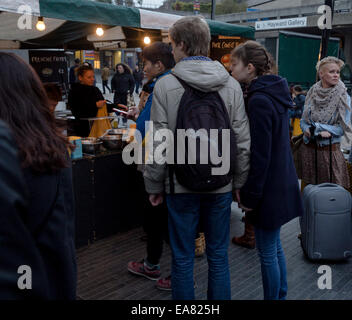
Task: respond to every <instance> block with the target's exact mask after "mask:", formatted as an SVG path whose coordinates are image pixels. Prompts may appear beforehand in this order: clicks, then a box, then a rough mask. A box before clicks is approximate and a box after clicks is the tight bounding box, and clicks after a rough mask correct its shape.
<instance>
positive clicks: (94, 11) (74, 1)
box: [39, 0, 140, 28]
mask: <svg viewBox="0 0 352 320" xmlns="http://www.w3.org/2000/svg"><path fill="white" fill-rule="evenodd" d="M39 4H40V13H41V15H42V16H43V17H47V18H55V19H62V20H70V21H77V22H87V23H93V24H97V23H98V24H105V25H115V26H130V27H136V28H138V27H140V14H139V10H138V9H136V8H127V7H122V6H115V5H111V4H107V3H101V2H95V1H88V0H55V1H53V0H40V1H39Z"/></svg>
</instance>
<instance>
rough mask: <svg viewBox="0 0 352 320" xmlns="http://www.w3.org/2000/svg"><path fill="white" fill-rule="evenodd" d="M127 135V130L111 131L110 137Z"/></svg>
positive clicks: (109, 132)
mask: <svg viewBox="0 0 352 320" xmlns="http://www.w3.org/2000/svg"><path fill="white" fill-rule="evenodd" d="M125 133H127V129H110V130H109V131H108V135H124V134H125Z"/></svg>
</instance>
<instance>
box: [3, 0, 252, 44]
mask: <svg viewBox="0 0 352 320" xmlns="http://www.w3.org/2000/svg"><path fill="white" fill-rule="evenodd" d="M24 14H28V15H30V17H31V19H32V20H33V21H32V22H31V28H29V29H28V28H27V29H25V30H23V29H20V28H19V27H18V21H19V20H20V19H21V16H22V17H23V15H24ZM39 16H42V17H44V22H45V24H46V26H47V28H46V30H44V31H41V32H40V31H38V30H36V28H35V24H36V21H37V17H39ZM180 18H182V16H179V15H173V14H165V13H160V12H156V11H149V10H143V9H138V8H128V7H123V6H117V5H112V4H107V3H101V2H95V1H88V0H55V1H53V0H1V1H0V48H1V42H2V43H3V44H6V45H8V44H9V43H10V42H11V41H12V42H13V45H14V46H15V45H16V44H17V45H18V46H20V45H21V48H28V47H31V46H32V47H36V46H37V47H38V46H44V47H45V46H47V47H55V46H57V47H62V46H63V45H65V44H67V43H68V42H71V44H72V42H73V41H76V45H77V44H78V43H79V44H80V45H81V44H82V45H85V46H87V45H88V43H89V41H87V39H86V38H87V36H89V35H91V34H92V33H94V29H95V28H96V26H97V25H100V24H101V25H103V26H104V29H106V30H108V29H109V28H117V27H121V28H123V32H124V33H126V31H127V29H129V30H130V31H131V30H138V32H139V33H138V36H139V35H140V34H141V33H143V31H148V32H150V33H151V34H152V36H153V32H154V34H155V33H156V32H158V33H159V34H161V31H163V32H164V33H165V32H166V31H167V30H168V29H169V28H170V27H171V26H172V24H173V23H174V22H175V21H177V20H178V19H180ZM206 21H207V23H208V25H209V27H210V31H211V34H212V35H213V36H217V35H223V36H238V37H242V38H246V39H254V32H255V30H254V28H252V27H246V26H238V25H234V24H230V23H224V22H220V21H214V20H206ZM121 28H120V29H119V30H118V33H119V34H121ZM153 30H154V31H153ZM111 33H112V32H110V34H111ZM127 33H129V34H133V37H136V36H137V33H135V34H134V33H133V32H128V31H127ZM83 38H85V39H83ZM122 38H123V39H116V40H128V39H126V38H127V37H122ZM78 40H79V41H78ZM132 40H133V41H134V42H133V41H132V43H136V41H135V40H136V39H135V38H134V39H132ZM103 41H104V40H103ZM90 45H92V44H90Z"/></svg>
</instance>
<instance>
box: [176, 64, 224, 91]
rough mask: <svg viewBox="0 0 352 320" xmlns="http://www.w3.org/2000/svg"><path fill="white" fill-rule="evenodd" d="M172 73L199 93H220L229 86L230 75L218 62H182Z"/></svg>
mask: <svg viewBox="0 0 352 320" xmlns="http://www.w3.org/2000/svg"><path fill="white" fill-rule="evenodd" d="M172 73H173V74H175V75H176V76H177V77H179V78H180V79H182V80H184V81H185V82H186V83H187V84H188V85H189V86H191V87H192V88H195V89H197V90H199V91H203V92H210V91H218V90H220V89H221V88H222V87H223V86H225V85H226V84H227V81H228V79H229V78H230V74H229V73H228V72H227V71H226V69H225V68H224V67H223V65H222V64H221V63H220V62H218V61H205V60H182V61H180V62H179V63H177V64H176V66H175V67H174V68H173V69H172Z"/></svg>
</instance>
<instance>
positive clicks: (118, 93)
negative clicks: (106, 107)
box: [111, 63, 134, 105]
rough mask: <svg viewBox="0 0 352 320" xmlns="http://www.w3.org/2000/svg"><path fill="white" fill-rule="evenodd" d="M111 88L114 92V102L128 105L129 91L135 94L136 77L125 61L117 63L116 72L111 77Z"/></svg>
mask: <svg viewBox="0 0 352 320" xmlns="http://www.w3.org/2000/svg"><path fill="white" fill-rule="evenodd" d="M111 90H112V91H113V92H114V93H115V94H114V103H115V104H123V105H127V93H128V91H129V92H130V94H133V90H134V79H133V76H132V71H131V69H130V68H129V67H128V66H126V65H125V64H123V63H119V64H117V65H116V73H115V75H114V77H113V78H112V79H111Z"/></svg>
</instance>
